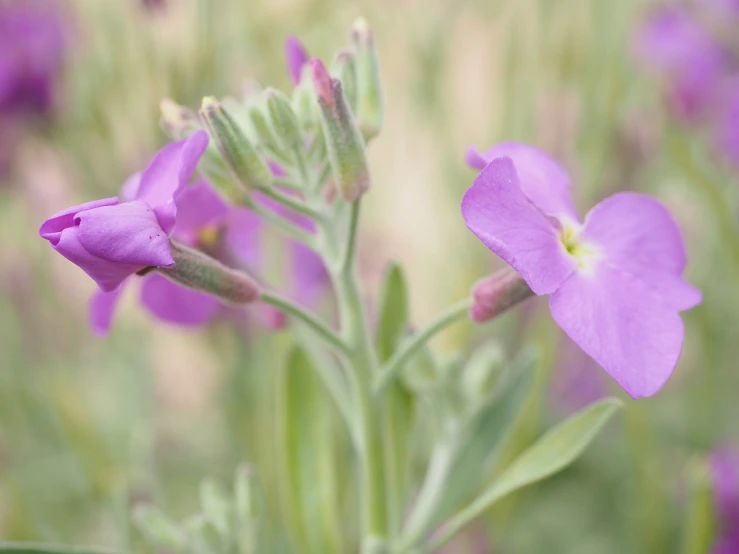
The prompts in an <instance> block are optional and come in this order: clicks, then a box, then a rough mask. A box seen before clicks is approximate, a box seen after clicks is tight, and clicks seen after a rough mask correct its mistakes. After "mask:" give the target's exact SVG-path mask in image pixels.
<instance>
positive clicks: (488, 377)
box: [460, 343, 505, 407]
mask: <svg viewBox="0 0 739 554" xmlns="http://www.w3.org/2000/svg"><path fill="white" fill-rule="evenodd" d="M504 368H505V356H504V353H503V349H502V348H501V347H500V345H499V344H497V343H491V344H486V345H484V346H482V347H480V348H478V349H477V350H475V352H473V354H472V356H471V357H470V359H469V361H468V362H467V364H466V365H465V367H464V371H463V372H462V377H461V382H460V386H461V389H462V392H463V394H464V398H465V400H466V401H467V403H468V404H470V405H472V406H473V407H474V406H477V405H479V404H480V403H482V402H483V401H485V400H487V399H489V398H491V396H492V394H493V390H494V389H495V386H496V384H497V383H498V378H499V377H500V375H501V373H502V372H503V369H504Z"/></svg>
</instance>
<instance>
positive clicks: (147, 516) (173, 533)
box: [133, 506, 187, 552]
mask: <svg viewBox="0 0 739 554" xmlns="http://www.w3.org/2000/svg"><path fill="white" fill-rule="evenodd" d="M133 521H134V523H135V524H136V527H137V528H138V530H139V531H140V532H141V534H142V535H144V537H146V539H148V541H149V542H150V543H152V545H153V546H156V547H157V548H161V549H165V550H169V551H171V552H177V551H179V550H181V549H182V548H184V546H185V544H187V537H186V535H185V532H184V531H183V530H182V529H181V528H180V526H179V525H178V524H177V523H176V522H175V521H172V520H171V519H170V518H169V517H167V516H166V515H165V514H164V513H162V512H161V511H160V510H159V509H158V508H155V507H154V506H139V507H138V508H136V510H135V511H134V513H133Z"/></svg>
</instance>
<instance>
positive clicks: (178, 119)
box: [159, 98, 202, 140]
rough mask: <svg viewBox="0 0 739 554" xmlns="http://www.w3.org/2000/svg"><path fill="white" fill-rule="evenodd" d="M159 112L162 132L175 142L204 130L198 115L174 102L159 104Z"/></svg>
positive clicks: (167, 100)
mask: <svg viewBox="0 0 739 554" xmlns="http://www.w3.org/2000/svg"><path fill="white" fill-rule="evenodd" d="M159 110H160V112H161V115H162V117H161V120H160V124H161V127H162V130H163V131H164V132H165V133H166V134H167V136H169V137H170V138H172V139H174V140H182V139H184V138H187V137H189V136H190V135H191V134H193V133H194V132H195V131H197V130H198V129H201V128H202V125H201V124H200V121H198V116H197V114H196V113H195V112H194V111H193V110H191V109H189V108H186V107H185V106H180V105H179V104H178V103H177V102H175V101H174V100H170V99H169V98H165V99H163V100H162V101H161V102H160V103H159Z"/></svg>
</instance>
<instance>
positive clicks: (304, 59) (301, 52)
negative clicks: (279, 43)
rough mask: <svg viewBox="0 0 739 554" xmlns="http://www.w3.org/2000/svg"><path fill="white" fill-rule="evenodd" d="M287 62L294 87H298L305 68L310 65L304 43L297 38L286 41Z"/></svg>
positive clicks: (288, 38)
mask: <svg viewBox="0 0 739 554" xmlns="http://www.w3.org/2000/svg"><path fill="white" fill-rule="evenodd" d="M285 61H286V63H287V71H288V73H289V74H290V79H291V80H292V83H293V85H297V84H298V83H300V77H301V75H302V73H303V67H305V65H306V64H307V63H308V53H307V52H306V50H305V47H304V46H303V43H301V42H300V40H299V39H298V38H297V37H295V36H289V37H287V40H286V41H285Z"/></svg>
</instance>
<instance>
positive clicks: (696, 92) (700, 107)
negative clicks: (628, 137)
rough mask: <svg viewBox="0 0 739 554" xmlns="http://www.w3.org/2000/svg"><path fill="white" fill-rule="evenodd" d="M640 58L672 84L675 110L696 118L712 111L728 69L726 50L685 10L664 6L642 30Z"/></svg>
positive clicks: (670, 99) (639, 49) (640, 33)
mask: <svg viewBox="0 0 739 554" xmlns="http://www.w3.org/2000/svg"><path fill="white" fill-rule="evenodd" d="M636 50H637V56H638V57H639V58H640V60H641V61H642V62H643V63H644V64H645V65H646V66H647V67H649V68H650V69H652V70H654V71H656V72H657V73H659V74H661V75H663V76H664V77H665V79H666V80H667V83H668V97H669V101H670V104H671V106H672V108H673V109H674V110H675V111H676V113H677V114H678V115H680V116H682V117H686V118H692V117H694V116H697V115H698V114H700V113H702V112H703V111H704V110H706V109H707V108H710V106H711V104H712V102H713V100H715V94H716V92H717V87H718V86H719V84H720V82H721V80H722V79H723V77H724V74H725V72H726V70H727V58H726V53H725V51H724V49H723V48H722V47H721V46H720V45H719V43H718V42H717V41H716V40H715V39H714V37H713V36H712V35H711V34H710V33H709V32H708V31H707V30H706V29H705V28H704V27H703V26H702V25H701V23H700V22H699V20H698V19H697V18H696V17H695V16H694V15H693V14H692V13H691V12H690V11H689V10H688V9H687V8H685V7H681V6H662V7H659V8H657V9H656V10H655V11H653V12H652V13H651V14H650V16H649V17H648V19H647V20H646V22H645V23H644V26H643V27H642V28H641V30H640V32H639V34H638V36H637V43H636Z"/></svg>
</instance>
